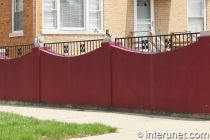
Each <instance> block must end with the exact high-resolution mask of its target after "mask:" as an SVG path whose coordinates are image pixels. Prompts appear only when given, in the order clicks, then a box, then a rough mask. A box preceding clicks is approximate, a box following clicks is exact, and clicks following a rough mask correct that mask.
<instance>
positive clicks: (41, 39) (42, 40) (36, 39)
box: [34, 36, 44, 44]
mask: <svg viewBox="0 0 210 140" xmlns="http://www.w3.org/2000/svg"><path fill="white" fill-rule="evenodd" d="M42 43H44V36H38V37H36V38H35V40H34V44H42Z"/></svg>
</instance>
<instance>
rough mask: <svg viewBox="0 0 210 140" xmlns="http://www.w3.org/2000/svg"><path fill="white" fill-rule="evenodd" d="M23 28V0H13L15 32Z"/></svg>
mask: <svg viewBox="0 0 210 140" xmlns="http://www.w3.org/2000/svg"><path fill="white" fill-rule="evenodd" d="M22 30H23V0H13V32H14V31H22Z"/></svg>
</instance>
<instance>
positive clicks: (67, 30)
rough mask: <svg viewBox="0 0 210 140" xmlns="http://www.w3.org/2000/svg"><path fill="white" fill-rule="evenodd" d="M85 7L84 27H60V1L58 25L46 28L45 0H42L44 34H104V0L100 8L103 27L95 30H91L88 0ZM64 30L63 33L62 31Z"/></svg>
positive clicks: (101, 1)
mask: <svg viewBox="0 0 210 140" xmlns="http://www.w3.org/2000/svg"><path fill="white" fill-rule="evenodd" d="M56 2H57V0H56ZM84 2H85V8H84V14H85V17H84V22H85V23H84V28H66V27H60V13H59V11H60V2H57V4H56V5H57V27H56V28H55V29H53V28H44V0H42V25H43V26H42V34H90V35H92V34H94V35H103V34H105V32H104V31H103V23H104V21H103V0H100V9H101V23H100V24H101V25H100V26H101V29H100V30H97V32H95V31H94V30H89V29H88V27H89V26H88V25H89V20H88V19H89V10H88V6H89V5H88V1H87V0H84ZM62 32H63V33H62Z"/></svg>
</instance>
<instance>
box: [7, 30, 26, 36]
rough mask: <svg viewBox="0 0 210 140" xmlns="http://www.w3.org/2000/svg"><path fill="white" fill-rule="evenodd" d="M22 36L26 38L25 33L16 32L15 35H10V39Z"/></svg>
mask: <svg viewBox="0 0 210 140" xmlns="http://www.w3.org/2000/svg"><path fill="white" fill-rule="evenodd" d="M20 36H24V32H23V31H21V32H14V33H9V37H20Z"/></svg>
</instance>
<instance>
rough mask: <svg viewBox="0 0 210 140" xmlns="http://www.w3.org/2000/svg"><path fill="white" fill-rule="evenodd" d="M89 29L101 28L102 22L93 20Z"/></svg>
mask: <svg viewBox="0 0 210 140" xmlns="http://www.w3.org/2000/svg"><path fill="white" fill-rule="evenodd" d="M89 29H93V30H94V29H100V24H99V21H98V20H91V21H90V22H89Z"/></svg>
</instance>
